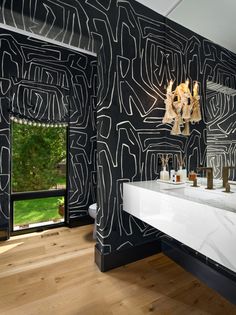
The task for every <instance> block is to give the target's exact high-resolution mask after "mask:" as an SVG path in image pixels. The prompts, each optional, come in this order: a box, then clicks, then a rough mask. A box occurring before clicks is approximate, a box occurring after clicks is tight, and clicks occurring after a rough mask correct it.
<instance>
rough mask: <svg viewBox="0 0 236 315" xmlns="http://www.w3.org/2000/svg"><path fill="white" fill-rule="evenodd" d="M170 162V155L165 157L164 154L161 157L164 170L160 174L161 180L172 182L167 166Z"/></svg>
mask: <svg viewBox="0 0 236 315" xmlns="http://www.w3.org/2000/svg"><path fill="white" fill-rule="evenodd" d="M168 161H169V156H168V154H167V155H166V156H165V155H164V154H162V155H161V164H162V170H161V172H160V179H161V180H165V181H169V180H170V175H169V172H168V171H167V165H168Z"/></svg>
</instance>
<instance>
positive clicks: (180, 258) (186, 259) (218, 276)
mask: <svg viewBox="0 0 236 315" xmlns="http://www.w3.org/2000/svg"><path fill="white" fill-rule="evenodd" d="M162 252H163V253H164V254H165V255H166V256H168V257H169V258H171V259H172V260H173V261H175V262H176V263H177V264H179V265H180V266H181V267H183V268H184V269H185V270H187V271H189V272H190V273H192V274H193V275H194V276H196V277H197V278H198V279H199V280H201V281H202V282H204V283H206V284H207V286H209V287H210V288H212V289H214V290H215V291H217V292H218V293H220V294H221V295H222V296H224V297H225V298H226V299H227V300H229V301H230V302H231V303H233V304H236V279H235V277H234V276H233V275H231V274H227V271H226V270H220V269H218V268H217V267H216V266H215V267H214V266H213V265H208V264H207V263H204V262H203V261H201V259H198V258H196V257H195V256H194V255H192V254H191V253H187V252H186V251H185V250H184V249H182V248H181V246H180V245H179V246H178V245H176V244H174V245H173V244H172V242H171V241H170V242H168V241H162Z"/></svg>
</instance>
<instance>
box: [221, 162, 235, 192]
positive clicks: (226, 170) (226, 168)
mask: <svg viewBox="0 0 236 315" xmlns="http://www.w3.org/2000/svg"><path fill="white" fill-rule="evenodd" d="M233 169H236V166H223V168H222V178H223V187H224V188H225V187H226V185H227V183H228V180H229V170H233Z"/></svg>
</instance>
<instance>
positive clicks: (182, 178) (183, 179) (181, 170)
mask: <svg viewBox="0 0 236 315" xmlns="http://www.w3.org/2000/svg"><path fill="white" fill-rule="evenodd" d="M177 175H179V176H180V181H181V182H186V180H187V170H186V169H185V168H183V167H182V166H179V170H178V172H177Z"/></svg>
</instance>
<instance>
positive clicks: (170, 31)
mask: <svg viewBox="0 0 236 315" xmlns="http://www.w3.org/2000/svg"><path fill="white" fill-rule="evenodd" d="M2 4H4V6H3V5H2V10H1V16H0V20H1V21H2V22H4V23H6V24H8V25H12V26H14V27H17V28H20V29H26V30H27V31H30V32H33V33H36V34H41V35H43V36H45V37H50V38H54V39H56V40H58V41H62V42H65V43H68V44H70V45H75V46H78V47H81V48H86V49H88V50H91V51H96V52H97V53H98V103H97V127H98V134H97V149H98V220H97V225H98V248H99V250H100V251H101V252H102V253H110V252H114V251H117V250H121V249H125V248H130V247H133V246H136V245H137V244H141V243H144V242H147V241H150V240H153V239H155V238H156V237H158V236H159V235H160V234H159V233H158V232H157V231H156V230H155V229H153V228H152V227H150V226H147V225H145V224H144V223H143V222H140V221H138V220H137V219H135V218H133V217H132V216H129V215H127V214H126V213H125V212H123V211H122V184H123V183H124V182H127V181H138V180H148V179H155V178H157V176H158V173H159V171H160V165H159V162H158V157H159V155H160V154H161V153H164V152H168V153H171V154H172V156H173V161H174V162H175V160H176V154H179V153H180V152H182V153H183V154H187V162H188V163H187V164H188V165H187V166H188V168H189V169H194V168H196V166H197V165H199V164H200V163H204V162H205V160H206V125H205V112H204V108H205V98H206V95H205V87H206V80H207V78H210V79H211V80H212V81H215V82H217V83H222V84H223V83H225V82H230V84H232V85H234V84H235V74H236V56H235V54H233V53H231V52H229V51H227V50H226V49H224V48H221V47H219V46H217V45H215V44H213V43H212V42H211V41H209V40H206V39H204V38H202V37H201V36H198V35H197V34H194V33H193V32H191V31H189V30H187V29H185V28H183V27H182V26H180V25H177V24H176V23H173V22H171V21H169V20H167V19H165V18H164V17H162V16H161V15H159V14H157V13H155V12H153V11H151V10H149V9H148V8H146V7H144V6H142V5H141V4H139V3H137V2H136V1H133V0H130V1H117V0H86V1H85V0H80V1H76V0H65V1H63V2H62V1H56V0H50V1H49V0H40V1H35V6H34V9H33V8H32V6H31V5H30V4H31V1H30V0H25V1H19V0H9V1H6V2H3V1H2ZM22 12H23V14H22ZM42 17H43V19H42ZM72 17H73V18H72ZM171 78H172V79H173V80H174V82H175V84H179V83H181V82H183V81H185V80H186V78H189V79H190V82H192V81H193V80H198V81H199V83H200V93H201V104H202V109H203V113H202V114H203V121H202V122H201V123H200V124H197V125H194V126H191V135H190V136H189V137H184V136H178V137H173V136H170V129H171V126H168V125H163V124H162V117H163V115H164V102H163V100H164V97H165V88H166V83H167V81H168V80H170V79H171ZM231 87H233V86H231Z"/></svg>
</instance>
